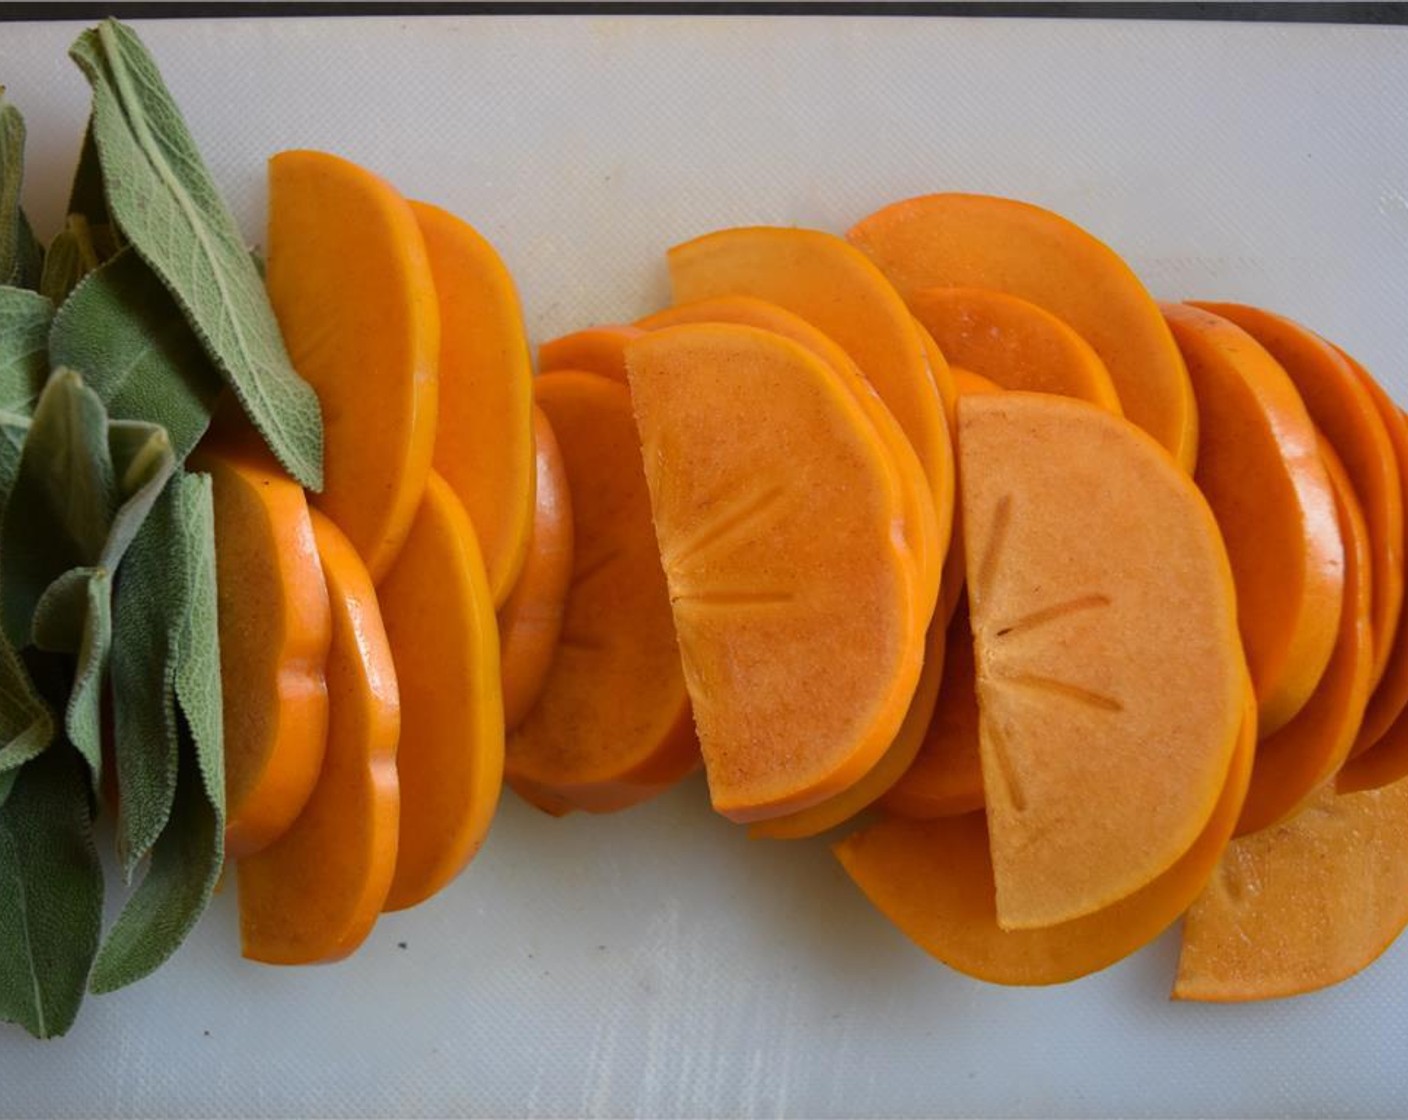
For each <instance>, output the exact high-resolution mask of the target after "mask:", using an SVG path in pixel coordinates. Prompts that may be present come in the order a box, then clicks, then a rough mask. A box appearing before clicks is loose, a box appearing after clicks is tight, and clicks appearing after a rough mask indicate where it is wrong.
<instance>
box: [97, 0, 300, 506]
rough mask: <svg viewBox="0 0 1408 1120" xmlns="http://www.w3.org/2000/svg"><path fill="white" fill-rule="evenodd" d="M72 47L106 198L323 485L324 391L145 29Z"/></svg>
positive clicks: (235, 380)
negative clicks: (84, 84)
mask: <svg viewBox="0 0 1408 1120" xmlns="http://www.w3.org/2000/svg"><path fill="white" fill-rule="evenodd" d="M69 53H70V55H71V57H72V58H73V59H74V61H75V62H77V64H78V66H79V68H80V69H82V71H83V72H84V75H85V76H86V77H87V79H88V81H89V84H90V85H91V86H92V87H93V118H92V128H93V139H94V141H95V143H96V146H97V151H98V158H99V161H100V163H101V165H102V170H103V183H104V185H105V187H106V197H107V204H108V206H109V207H110V209H111V211H112V216H113V218H114V219H115V221H116V223H117V225H118V226H119V227H120V228H121V230H122V231H123V233H124V234H125V235H126V237H127V238H128V240H129V241H130V242H131V244H132V246H133V248H135V249H136V250H137V252H138V253H139V254H140V255H141V256H142V258H143V259H144V260H145V261H146V262H147V263H148V264H149V265H151V267H152V270H153V271H154V272H155V273H156V274H157V275H158V276H159V277H161V279H162V282H163V283H164V284H165V285H166V287H167V289H168V290H169V291H170V292H171V294H172V296H173V297H175V299H176V302H177V303H178V304H180V305H181V307H182V309H183V310H184V311H185V312H186V315H187V316H188V318H189V320H190V322H191V325H192V326H193V327H194V329H195V332H196V334H197V335H198V336H199V337H200V339H201V341H202V342H203V343H204V344H205V347H206V350H207V352H208V353H209V354H210V356H211V358H212V359H213V360H214V362H215V364H216V365H217V366H218V367H219V369H220V370H221V372H222V373H223V374H224V376H225V378H226V380H227V381H228V382H229V384H230V386H231V388H233V389H234V392H235V395H236V396H237V397H238V398H239V401H240V404H241V405H242V406H243V407H244V410H245V412H246V413H247V414H248V415H249V417H250V419H251V420H252V421H253V422H254V425H255V427H256V428H258V429H259V431H260V432H261V433H262V434H263V436H264V438H265V440H267V441H268V444H269V447H270V448H271V450H272V451H273V452H274V454H275V456H276V457H277V458H278V460H279V461H280V462H281V463H282V464H283V465H284V466H285V467H286V468H287V469H288V471H289V473H290V474H292V475H293V476H294V477H295V478H296V479H298V481H299V482H301V483H303V484H304V485H305V486H308V487H310V488H312V489H314V490H317V489H320V488H321V487H322V475H323V467H322V458H323V429H322V413H321V410H320V408H319V405H318V398H317V395H316V394H315V393H314V392H313V390H312V388H311V387H310V386H309V385H308V384H307V382H305V381H303V379H302V378H300V377H299V376H298V374H297V372H296V371H295V370H294V368H293V364H292V362H290V360H289V357H288V351H287V349H286V348H285V347H284V343H283V336H282V335H281V334H280V333H279V325H278V321H277V320H276V319H275V317H274V311H273V308H272V307H271V306H270V304H269V298H268V294H267V292H266V291H265V288H264V285H263V283H262V281H261V280H260V278H259V273H258V272H257V271H256V269H255V267H254V263H253V262H252V261H251V260H250V257H249V253H248V251H247V250H246V248H245V246H244V244H243V242H242V240H241V238H240V234H239V230H238V229H237V227H236V226H235V221H234V218H233V217H232V216H231V215H230V212H229V210H228V209H227V208H226V206H225V203H224V201H223V199H222V198H221V197H220V194H219V191H218V190H217V189H216V186H215V183H214V180H213V179H212V178H211V176H210V172H209V171H208V170H207V169H206V167H205V164H204V163H203V162H202V160H201V158H200V153H199V151H198V150H197V148H196V146H195V143H194V141H193V140H192V138H191V135H190V132H189V130H188V129H187V127H186V123H185V120H184V118H183V117H182V116H181V112H180V110H179V109H178V108H177V106H176V103H175V101H174V100H173V99H172V97H171V94H170V92H169V91H168V90H167V88H166V86H165V84H164V83H163V82H162V79H161V74H160V72H159V71H158V69H157V67H156V63H155V62H154V61H153V59H152V57H151V55H150V54H149V53H148V52H147V50H146V48H145V47H144V46H143V45H142V42H141V40H140V39H138V37H137V36H136V34H135V33H134V32H133V31H132V30H131V29H130V28H128V27H126V26H124V25H123V24H121V23H118V22H117V21H115V20H108V21H106V22H104V23H102V24H101V25H99V26H98V27H97V28H94V29H91V30H88V31H85V32H84V33H83V34H82V35H80V36H79V37H78V39H77V40H76V41H75V42H74V44H73V47H72V48H71V50H70V52H69Z"/></svg>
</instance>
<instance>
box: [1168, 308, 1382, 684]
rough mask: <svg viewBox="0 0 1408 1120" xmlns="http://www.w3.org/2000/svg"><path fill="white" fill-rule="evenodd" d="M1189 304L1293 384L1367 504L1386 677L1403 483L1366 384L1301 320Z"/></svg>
mask: <svg viewBox="0 0 1408 1120" xmlns="http://www.w3.org/2000/svg"><path fill="white" fill-rule="evenodd" d="M1193 306H1195V307H1201V308H1203V309H1205V310H1207V311H1211V312H1212V313H1213V314H1215V315H1221V316H1222V317H1223V318H1224V319H1230V320H1232V322H1234V323H1236V324H1237V325H1238V326H1239V327H1241V328H1242V329H1243V330H1244V331H1246V332H1247V333H1248V334H1249V335H1251V336H1252V337H1253V338H1255V339H1256V340H1257V342H1259V343H1261V345H1262V346H1263V347H1265V348H1266V350H1267V351H1268V352H1269V353H1270V354H1271V356H1272V357H1273V358H1275V359H1276V360H1277V361H1278V362H1280V363H1281V366H1282V367H1283V368H1284V369H1285V371H1286V372H1287V373H1288V374H1290V377H1291V380H1292V381H1293V382H1295V386H1296V389H1297V390H1298V391H1299V392H1300V395H1301V399H1302V400H1303V401H1304V402H1305V406H1306V409H1307V411H1308V412H1309V413H1310V418H1311V419H1312V420H1313V421H1315V426H1316V427H1317V428H1319V429H1320V431H1322V432H1323V433H1324V434H1325V437H1326V438H1327V439H1328V440H1329V441H1330V443H1331V445H1333V447H1334V449H1335V451H1336V452H1337V453H1338V455H1339V457H1340V460H1341V461H1342V462H1343V463H1344V466H1345V470H1346V471H1347V472H1348V473H1349V480H1350V482H1351V483H1353V484H1354V492H1355V493H1356V494H1357V495H1358V496H1359V501H1360V504H1361V505H1362V506H1363V509H1364V520H1365V522H1366V523H1367V525H1368V526H1369V543H1370V546H1371V548H1372V550H1373V552H1372V556H1373V575H1372V578H1371V580H1370V584H1371V586H1372V588H1373V595H1374V614H1373V626H1374V684H1375V685H1377V684H1378V682H1379V679H1380V678H1381V677H1382V676H1383V673H1384V667H1385V665H1386V664H1387V663H1388V656H1389V653H1390V651H1391V650H1392V647H1393V638H1394V634H1395V631H1396V627H1397V626H1398V618H1399V615H1400V614H1401V613H1402V607H1403V528H1404V518H1403V500H1404V494H1403V484H1402V482H1401V481H1400V478H1399V468H1398V463H1397V460H1396V459H1395V457H1394V452H1393V443H1392V441H1391V440H1390V438H1389V434H1388V431H1387V429H1386V427H1385V426H1384V421H1383V417H1382V416H1381V415H1380V413H1379V410H1378V408H1377V407H1375V405H1374V399H1373V397H1372V396H1371V395H1370V393H1369V390H1368V389H1367V388H1366V387H1365V386H1364V385H1363V384H1362V383H1361V382H1360V380H1359V378H1358V377H1356V376H1355V373H1354V369H1353V367H1352V366H1351V365H1350V364H1349V362H1348V361H1347V360H1346V359H1345V358H1344V356H1343V355H1342V354H1341V353H1340V352H1339V351H1338V350H1336V349H1335V348H1334V347H1333V346H1331V345H1330V344H1329V343H1328V342H1326V341H1325V340H1324V339H1322V338H1320V337H1319V336H1318V335H1316V334H1314V333H1313V332H1311V331H1309V330H1307V329H1306V328H1305V327H1303V326H1301V325H1300V324H1299V323H1296V322H1293V321H1292V320H1290V319H1287V318H1284V317H1283V316H1280V315H1274V314H1272V313H1271V312H1269V311H1262V310H1260V309H1258V308H1255V307H1247V306H1244V305H1242V304H1234V303H1204V302H1201V301H1200V302H1197V303H1195V304H1194V305H1193Z"/></svg>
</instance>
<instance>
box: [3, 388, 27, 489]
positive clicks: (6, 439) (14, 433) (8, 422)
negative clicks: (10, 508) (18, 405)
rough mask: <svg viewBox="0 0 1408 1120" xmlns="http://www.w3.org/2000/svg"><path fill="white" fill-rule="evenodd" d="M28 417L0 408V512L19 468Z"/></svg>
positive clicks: (12, 486)
mask: <svg viewBox="0 0 1408 1120" xmlns="http://www.w3.org/2000/svg"><path fill="white" fill-rule="evenodd" d="M29 427H30V423H29V417H27V416H21V415H20V414H19V413H16V412H8V411H6V410H5V409H0V513H3V512H4V509H5V503H6V502H7V501H9V500H10V491H11V490H12V489H13V488H14V485H15V475H17V474H18V473H19V469H20V455H21V454H22V453H23V451H24V441H25V440H26V439H28V438H29Z"/></svg>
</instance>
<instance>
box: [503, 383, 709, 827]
mask: <svg viewBox="0 0 1408 1120" xmlns="http://www.w3.org/2000/svg"><path fill="white" fill-rule="evenodd" d="M534 392H535V395H536V397H537V400H538V406H539V407H540V408H541V409H542V410H543V412H544V413H545V414H546V415H547V417H548V420H549V422H550V423H551V425H552V429H553V431H554V432H555V433H556V435H557V442H558V446H559V448H560V449H561V452H562V463H563V469H564V472H565V474H566V478H567V483H568V488H569V490H570V492H571V495H572V523H573V530H572V531H573V536H574V540H575V544H574V550H573V561H572V579H571V585H570V587H569V589H568V592H567V599H566V604H565V606H564V614H563V620H562V631H561V638H560V639H559V642H558V647H557V651H556V654H555V655H554V657H553V660H552V665H551V667H550V668H549V670H548V675H547V678H546V680H545V681H544V683H543V687H542V689H541V691H540V692H539V694H538V699H537V702H536V703H535V704H534V705H533V707H532V708H531V709H530V710H529V712H528V714H527V716H526V717H525V718H524V719H523V721H522V722H521V723H520V724H519V725H518V726H517V728H515V729H514V731H513V733H512V734H511V735H510V736H509V741H508V756H507V766H506V777H507V780H508V783H509V785H511V786H512V787H513V789H514V790H515V791H516V792H517V793H518V794H519V795H520V796H522V797H524V798H525V799H526V800H528V801H530V802H532V803H533V804H534V805H537V806H538V807H539V808H541V809H544V810H545V811H547V812H552V813H564V812H567V811H569V810H571V809H584V810H587V811H588V812H602V813H604V812H613V811H616V810H618V809H624V808H627V807H629V806H631V805H634V804H636V803H637V802H640V801H643V800H645V799H646V798H649V797H651V796H653V795H655V794H657V793H659V792H661V791H662V790H664V789H667V788H669V787H670V786H671V785H673V784H674V783H676V782H677V781H679V780H680V779H681V778H682V777H684V776H685V775H686V774H688V773H689V772H690V771H692V770H693V769H694V768H695V767H696V766H698V764H699V747H698V744H697V741H696V739H695V736H694V727H693V723H692V721H691V716H690V706H689V693H688V692H687V691H686V689H685V681H684V670H683V668H682V666H681V664H680V654H679V648H678V646H677V644H676V641H675V626H674V620H673V618H672V616H671V613H670V597H669V592H668V591H667V589H666V586H665V573H664V571H663V570H662V568H661V564H660V551H659V549H658V547H657V546H656V543H655V532H654V530H653V529H652V527H651V522H650V496H649V494H648V493H647V491H646V480H645V470H644V468H643V467H642V465H641V454H640V444H639V442H638V440H637V437H636V429H635V423H634V421H633V420H632V416H631V395H630V391H629V390H628V389H627V387H626V386H625V385H623V384H621V383H619V382H616V381H611V380H608V379H607V378H604V377H599V376H597V375H595V374H591V373H577V372H569V371H561V372H557V373H549V374H543V375H542V376H540V377H539V378H538V379H537V382H536V383H535V385H534Z"/></svg>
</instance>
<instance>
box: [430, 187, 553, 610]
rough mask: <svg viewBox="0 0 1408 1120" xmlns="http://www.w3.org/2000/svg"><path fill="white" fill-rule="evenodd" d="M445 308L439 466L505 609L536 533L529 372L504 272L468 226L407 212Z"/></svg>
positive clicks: (443, 216)
mask: <svg viewBox="0 0 1408 1120" xmlns="http://www.w3.org/2000/svg"><path fill="white" fill-rule="evenodd" d="M411 210H412V211H413V212H414V214H415V216H416V222H417V223H418V224H419V226H420V232H421V236H422V237H424V239H425V248H426V252H427V254H428V255H429V257H430V271H431V274H432V275H433V276H434V278H435V293H436V297H437V298H438V300H439V304H440V365H439V369H440V403H439V421H438V423H437V425H436V431H435V454H434V458H433V464H434V467H435V470H436V471H438V472H439V474H440V477H441V478H443V479H444V480H445V481H446V482H448V483H449V484H450V489H451V490H453V491H454V492H455V496H456V497H457V498H459V500H460V504H461V505H463V506H464V508H465V512H466V513H468V514H469V520H470V523H471V524H472V525H473V526H474V534H475V536H476V537H477V538H478V540H479V547H480V550H481V551H482V552H483V554H484V567H485V570H486V571H487V572H488V574H489V590H490V592H491V593H492V594H493V596H494V602H495V604H496V605H498V606H502V605H503V603H504V600H505V599H507V598H508V594H509V591H510V590H512V588H513V585H514V583H515V582H516V581H517V579H518V573H519V572H520V571H521V570H522V568H523V562H524V558H525V557H526V556H527V554H528V536H529V533H530V531H531V529H532V524H533V484H534V478H535V475H534V470H533V364H532V361H531V359H530V358H529V353H528V339H527V337H526V335H525V334H524V329H523V309H522V308H521V307H520V306H519V302H518V292H517V291H516V290H515V288H514V286H513V277H512V276H510V275H509V272H508V269H507V268H505V267H504V262H503V261H502V260H501V259H500V258H499V254H498V253H497V252H496V251H495V250H494V247H493V246H492V245H490V244H489V242H488V241H486V240H485V239H484V238H483V237H482V236H480V234H479V233H478V232H477V231H476V230H475V229H474V228H473V227H472V226H470V225H469V224H468V223H467V222H464V221H462V220H461V219H459V218H457V217H456V216H455V215H453V214H450V213H448V212H446V211H444V210H441V209H440V208H439V207H436V206H429V205H427V204H426V203H424V202H413V203H411Z"/></svg>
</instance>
